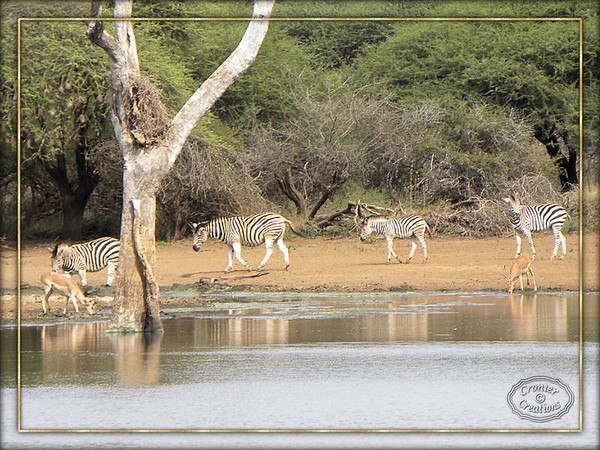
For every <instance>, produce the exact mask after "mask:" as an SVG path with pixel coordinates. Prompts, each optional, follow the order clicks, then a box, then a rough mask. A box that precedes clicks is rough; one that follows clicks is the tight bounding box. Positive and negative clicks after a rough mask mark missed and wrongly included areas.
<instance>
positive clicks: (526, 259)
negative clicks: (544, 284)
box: [508, 254, 537, 294]
mask: <svg viewBox="0 0 600 450" xmlns="http://www.w3.org/2000/svg"><path fill="white" fill-rule="evenodd" d="M523 275H525V276H526V277H527V286H529V275H531V278H532V280H533V291H534V292H537V285H536V284H535V276H534V275H533V270H532V269H531V257H530V256H529V255H527V254H523V255H519V257H518V258H517V259H516V260H515V262H513V263H512V265H511V266H510V276H509V278H508V292H509V293H510V294H512V292H513V291H514V289H515V281H517V278H518V279H519V283H520V284H521V291H523Z"/></svg>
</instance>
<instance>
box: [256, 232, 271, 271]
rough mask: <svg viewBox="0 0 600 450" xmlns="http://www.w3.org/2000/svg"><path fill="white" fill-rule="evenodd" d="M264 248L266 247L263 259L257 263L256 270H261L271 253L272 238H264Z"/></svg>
mask: <svg viewBox="0 0 600 450" xmlns="http://www.w3.org/2000/svg"><path fill="white" fill-rule="evenodd" d="M265 248H266V249H267V252H266V253H265V257H264V258H263V260H262V261H261V262H260V264H259V265H258V269H257V270H261V269H262V268H263V267H264V266H265V264H266V263H267V261H268V260H269V258H270V257H271V255H272V254H273V239H269V238H265Z"/></svg>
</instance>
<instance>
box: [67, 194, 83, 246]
mask: <svg viewBox="0 0 600 450" xmlns="http://www.w3.org/2000/svg"><path fill="white" fill-rule="evenodd" d="M88 198H89V197H87V196H86V198H85V199H81V198H79V196H77V195H72V194H67V193H62V205H63V211H62V212H63V228H62V237H63V238H71V239H75V240H79V239H81V236H82V234H83V213H84V212H85V207H86V205H87V199H88Z"/></svg>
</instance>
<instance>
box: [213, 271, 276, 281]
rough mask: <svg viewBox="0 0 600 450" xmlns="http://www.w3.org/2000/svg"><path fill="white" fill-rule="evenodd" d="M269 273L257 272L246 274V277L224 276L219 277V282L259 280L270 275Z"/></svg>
mask: <svg viewBox="0 0 600 450" xmlns="http://www.w3.org/2000/svg"><path fill="white" fill-rule="evenodd" d="M268 274H269V272H256V273H252V274H249V275H248V274H244V275H223V276H221V277H219V280H241V279H243V278H257V277H262V276H263V275H268Z"/></svg>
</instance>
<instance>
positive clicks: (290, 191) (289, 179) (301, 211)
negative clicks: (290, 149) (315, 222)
mask: <svg viewBox="0 0 600 450" xmlns="http://www.w3.org/2000/svg"><path fill="white" fill-rule="evenodd" d="M275 180H276V181H277V184H278V185H279V189H281V192H283V193H284V194H285V196H286V197H287V198H289V199H290V200H291V201H292V202H294V205H296V213H297V214H298V215H299V216H300V217H302V218H304V217H306V199H305V198H304V196H303V195H302V193H301V192H300V191H299V190H298V188H297V187H296V183H295V181H294V176H293V175H292V168H291V167H288V168H287V170H286V171H285V173H284V174H283V175H275Z"/></svg>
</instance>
